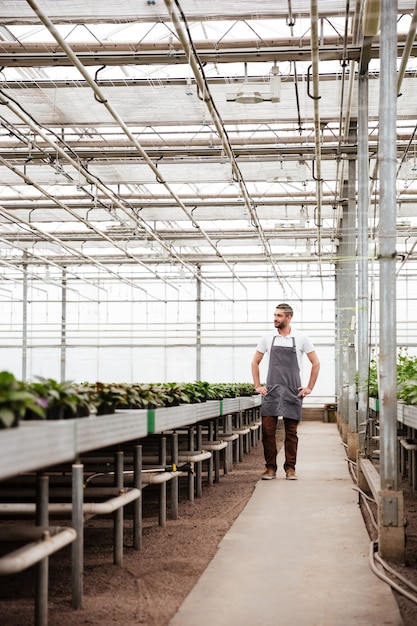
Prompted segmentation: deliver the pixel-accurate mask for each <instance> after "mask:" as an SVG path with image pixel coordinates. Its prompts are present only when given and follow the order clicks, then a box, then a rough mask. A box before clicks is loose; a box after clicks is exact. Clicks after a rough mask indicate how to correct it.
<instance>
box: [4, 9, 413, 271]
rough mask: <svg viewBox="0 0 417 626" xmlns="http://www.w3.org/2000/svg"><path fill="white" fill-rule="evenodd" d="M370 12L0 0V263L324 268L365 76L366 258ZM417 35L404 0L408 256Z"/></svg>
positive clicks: (376, 79) (376, 70)
mask: <svg viewBox="0 0 417 626" xmlns="http://www.w3.org/2000/svg"><path fill="white" fill-rule="evenodd" d="M378 5H379V3H378V2H374V3H373V2H369V3H368V2H365V1H364V0H357V1H356V2H353V1H349V0H344V1H339V0H332V1H331V2H330V1H326V0H320V1H316V2H315V1H314V0H312V1H311V2H307V1H306V0H288V1H287V2H277V1H276V0H274V1H272V0H265V1H264V2H262V3H261V4H259V5H255V6H254V4H253V2H249V1H248V0H238V1H224V0H222V2H219V1H217V0H212V1H211V2H203V1H193V0H181V1H172V0H165V1H163V0H153V1H152V0H148V1H147V2H145V1H143V2H137V1H136V0H135V1H133V0H119V2H118V3H117V15H115V6H114V2H108V1H105V0H101V2H91V1H89V0H78V1H74V0H73V1H66V0H61V1H60V2H56V1H52V0H38V1H37V2H36V1H32V0H27V1H26V0H13V2H12V1H9V0H4V1H3V2H2V3H1V5H0V50H1V57H2V61H1V66H2V67H1V85H0V103H1V104H2V106H1V108H0V121H1V134H0V185H1V198H2V199H1V202H0V265H2V266H3V267H4V268H6V270H7V271H8V272H11V273H12V275H15V276H18V275H19V274H20V273H21V272H22V268H23V267H24V268H28V267H30V268H31V270H32V271H34V272H35V273H36V272H40V271H41V270H42V268H47V269H50V270H51V271H54V270H55V269H57V268H63V267H66V268H67V267H72V272H73V274H75V275H77V273H78V272H80V275H81V273H82V272H83V271H85V268H91V267H96V268H99V269H100V270H101V271H110V272H111V273H112V275H113V276H119V277H120V278H121V279H123V278H124V272H125V268H128V267H132V266H137V269H138V271H139V274H138V275H139V276H142V275H143V276H144V277H146V276H153V277H156V278H161V279H163V280H167V277H168V280H173V281H174V280H175V277H176V276H177V275H178V276H180V275H181V276H184V275H185V276H190V277H195V276H198V275H200V272H203V275H204V268H206V267H211V268H213V269H211V270H210V271H211V272H212V276H216V275H218V276H226V277H227V276H230V277H231V278H233V279H237V280H239V281H244V280H245V276H247V275H248V273H250V272H252V275H253V272H260V273H261V274H262V275H267V274H269V275H271V276H276V277H278V278H279V277H280V276H281V275H283V274H285V273H286V272H287V268H289V267H291V272H293V273H300V274H301V273H302V272H303V271H305V264H306V263H308V264H309V265H310V267H314V268H315V271H317V273H318V274H320V272H321V268H322V267H323V266H325V267H326V271H332V268H333V267H334V264H335V263H336V261H337V259H338V258H340V254H341V252H340V241H341V237H342V231H341V224H342V217H343V207H344V206H345V205H346V203H348V202H349V201H351V200H352V199H351V198H350V199H349V198H347V196H346V180H347V179H348V176H351V174H349V173H348V168H349V163H351V162H352V160H356V158H357V154H358V132H357V126H358V116H359V113H360V111H359V106H358V91H359V87H358V85H359V80H360V77H361V76H364V75H366V76H367V77H369V78H368V82H367V85H368V110H367V124H368V133H367V136H368V150H369V172H370V175H369V179H370V190H369V191H370V193H369V197H370V209H369V244H370V245H369V254H370V255H371V256H372V255H376V254H377V253H376V251H377V249H378V224H379V171H378V163H379V152H378V151H379V139H380V124H379V120H380V44H381V42H380V38H379V27H378V20H379V14H378V13H373V12H372V10H373V8H374V7H378ZM415 30H416V16H415V2H411V1H402V0H400V1H399V2H398V41H397V56H398V63H397V65H398V82H397V93H398V96H399V97H398V98H397V111H396V125H397V188H396V200H397V217H396V236H397V251H398V254H399V255H400V259H402V262H405V261H406V262H407V263H409V264H412V263H413V260H414V262H415V260H416V256H415V252H414V248H415V243H416V227H417V182H416V177H417V163H416V137H415V134H416V129H417V100H416V97H415V87H414V85H415V72H416V69H417V61H416V53H417V49H416V45H415V41H414V39H415ZM355 190H356V191H355V193H356V194H357V193H358V184H357V181H356V184H355ZM353 202H354V208H355V210H356V204H355V202H356V201H355V198H353ZM329 268H330V269H329Z"/></svg>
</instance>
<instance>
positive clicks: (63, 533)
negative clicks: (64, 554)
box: [0, 528, 77, 576]
mask: <svg viewBox="0 0 417 626" xmlns="http://www.w3.org/2000/svg"><path fill="white" fill-rule="evenodd" d="M54 531H56V529H52V528H50V529H48V528H45V529H43V535H42V538H41V539H40V540H39V541H37V542H36V543H30V544H28V545H26V546H23V547H21V548H18V549H17V550H14V551H13V552H10V554H8V555H6V556H4V557H2V558H1V559H0V575H2V576H8V575H10V574H16V573H18V572H22V571H23V570H25V569H27V568H28V567H31V566H32V565H35V564H36V563H38V562H39V561H42V559H44V558H45V557H47V556H49V555H50V554H53V553H54V552H57V551H58V550H60V549H61V548H63V547H64V546H66V545H68V544H69V543H72V542H73V541H75V539H76V538H77V533H76V532H75V530H74V529H73V528H58V532H56V534H52V535H51V532H52V533H53V532H54Z"/></svg>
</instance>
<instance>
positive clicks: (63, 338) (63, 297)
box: [61, 267, 67, 381]
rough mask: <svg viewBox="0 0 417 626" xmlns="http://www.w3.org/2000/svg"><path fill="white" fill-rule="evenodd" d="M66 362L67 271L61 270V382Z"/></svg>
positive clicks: (64, 375)
mask: <svg viewBox="0 0 417 626" xmlns="http://www.w3.org/2000/svg"><path fill="white" fill-rule="evenodd" d="M66 361H67V270H66V267H63V268H62V290H61V381H64V380H65V378H66Z"/></svg>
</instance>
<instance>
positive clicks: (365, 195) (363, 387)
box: [358, 73, 369, 453]
mask: <svg viewBox="0 0 417 626" xmlns="http://www.w3.org/2000/svg"><path fill="white" fill-rule="evenodd" d="M358 99H359V103H358V434H359V441H358V448H359V452H360V453H363V452H364V449H365V434H366V430H367V422H368V413H369V402H368V372H369V346H368V343H369V341H368V318H369V314H368V291H369V287H368V265H369V264H368V245H369V244H368V212H369V154H368V153H369V150H368V73H366V74H361V75H360V76H359V93H358Z"/></svg>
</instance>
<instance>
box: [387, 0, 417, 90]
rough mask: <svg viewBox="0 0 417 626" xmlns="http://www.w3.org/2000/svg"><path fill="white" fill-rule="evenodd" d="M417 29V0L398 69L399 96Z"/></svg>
mask: <svg viewBox="0 0 417 626" xmlns="http://www.w3.org/2000/svg"><path fill="white" fill-rule="evenodd" d="M378 4H379V2H378ZM416 30H417V2H416V3H415V5H414V11H413V15H412V18H411V24H410V28H409V29H408V33H407V39H406V42H405V48H404V51H403V54H402V57H401V64H400V69H399V70H398V79H397V95H399V96H400V95H401V93H400V91H401V85H402V82H403V78H404V75H405V70H406V68H407V62H408V59H409V58H410V54H411V51H412V48H413V43H414V40H415V37H416Z"/></svg>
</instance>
